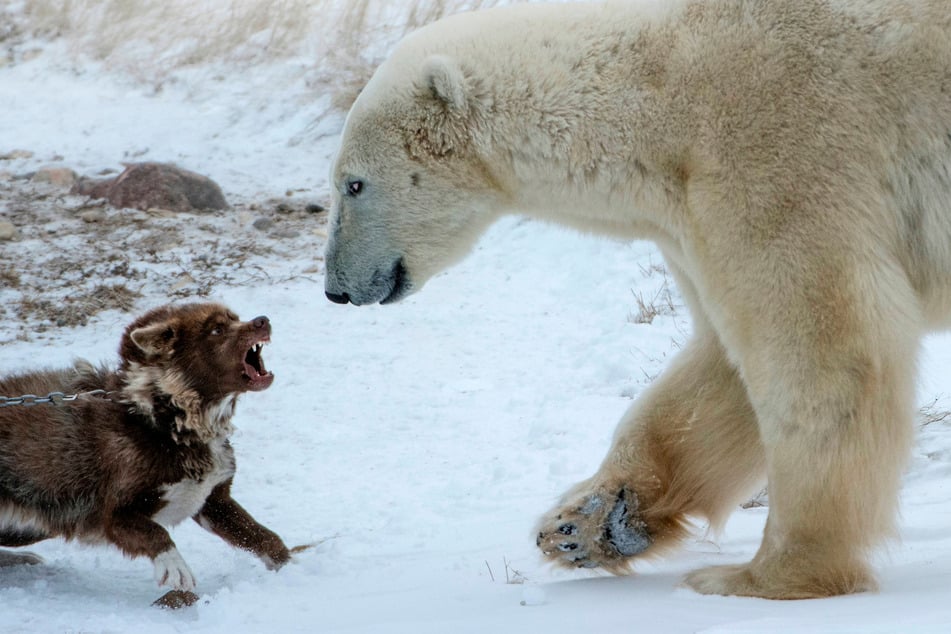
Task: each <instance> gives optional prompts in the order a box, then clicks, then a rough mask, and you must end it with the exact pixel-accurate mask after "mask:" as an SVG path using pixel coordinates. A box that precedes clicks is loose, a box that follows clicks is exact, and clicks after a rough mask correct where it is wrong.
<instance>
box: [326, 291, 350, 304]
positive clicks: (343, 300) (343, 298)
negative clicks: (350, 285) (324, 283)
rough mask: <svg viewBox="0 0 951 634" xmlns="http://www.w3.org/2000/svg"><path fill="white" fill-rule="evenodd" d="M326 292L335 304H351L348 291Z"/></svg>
mask: <svg viewBox="0 0 951 634" xmlns="http://www.w3.org/2000/svg"><path fill="white" fill-rule="evenodd" d="M324 294H325V295H326V296H327V299H329V300H330V301H332V302H333V303H334V304H349V303H350V296H349V295H347V294H346V293H340V294H339V295H338V294H337V293H331V292H330V291H325V292H324Z"/></svg>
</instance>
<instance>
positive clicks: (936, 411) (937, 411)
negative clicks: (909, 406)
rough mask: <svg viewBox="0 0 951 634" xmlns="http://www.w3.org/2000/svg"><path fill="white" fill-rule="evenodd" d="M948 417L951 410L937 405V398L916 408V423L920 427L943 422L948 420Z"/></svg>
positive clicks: (950, 414) (950, 415)
mask: <svg viewBox="0 0 951 634" xmlns="http://www.w3.org/2000/svg"><path fill="white" fill-rule="evenodd" d="M948 418H951V411H948V410H946V409H941V408H940V407H938V399H937V398H935V399H934V400H933V401H931V402H930V403H928V404H927V405H922V406H921V407H920V408H918V424H919V425H921V426H922V427H925V426H927V425H933V424H935V423H943V422H944V421H946V420H948Z"/></svg>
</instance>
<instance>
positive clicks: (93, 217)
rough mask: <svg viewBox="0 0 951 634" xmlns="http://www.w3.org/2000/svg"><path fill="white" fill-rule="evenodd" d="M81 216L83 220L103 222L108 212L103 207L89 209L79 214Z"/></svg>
mask: <svg viewBox="0 0 951 634" xmlns="http://www.w3.org/2000/svg"><path fill="white" fill-rule="evenodd" d="M79 217H80V218H82V220H83V222H88V223H93V222H102V221H103V220H105V219H106V213H105V212H104V211H103V210H102V209H89V210H87V211H84V212H82V213H81V214H79Z"/></svg>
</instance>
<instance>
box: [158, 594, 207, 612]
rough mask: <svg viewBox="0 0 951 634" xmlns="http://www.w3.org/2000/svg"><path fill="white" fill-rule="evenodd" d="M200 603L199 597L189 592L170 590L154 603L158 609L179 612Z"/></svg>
mask: <svg viewBox="0 0 951 634" xmlns="http://www.w3.org/2000/svg"><path fill="white" fill-rule="evenodd" d="M196 603H198V595H197V594H195V593H194V592H189V591H188V590H169V591H168V592H166V593H165V594H163V595H162V596H160V597H159V598H158V599H156V600H155V601H153V602H152V605H154V606H155V607H157V608H165V609H168V610H179V609H181V608H187V607H188V606H190V605H195V604H196Z"/></svg>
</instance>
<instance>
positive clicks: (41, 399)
mask: <svg viewBox="0 0 951 634" xmlns="http://www.w3.org/2000/svg"><path fill="white" fill-rule="evenodd" d="M101 394H112V392H107V391H106V390H90V391H88V392H80V393H79V394H64V393H63V392H50V393H49V394H47V395H46V396H37V395H36V394H24V395H22V396H0V407H13V406H14V405H19V406H22V407H33V406H34V405H41V404H44V403H49V404H50V405H56V406H62V405H65V404H66V403H69V402H72V401H75V400H76V399H78V398H79V397H80V396H98V395H101ZM103 400H107V401H108V400H109V399H107V398H106V399H103Z"/></svg>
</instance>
